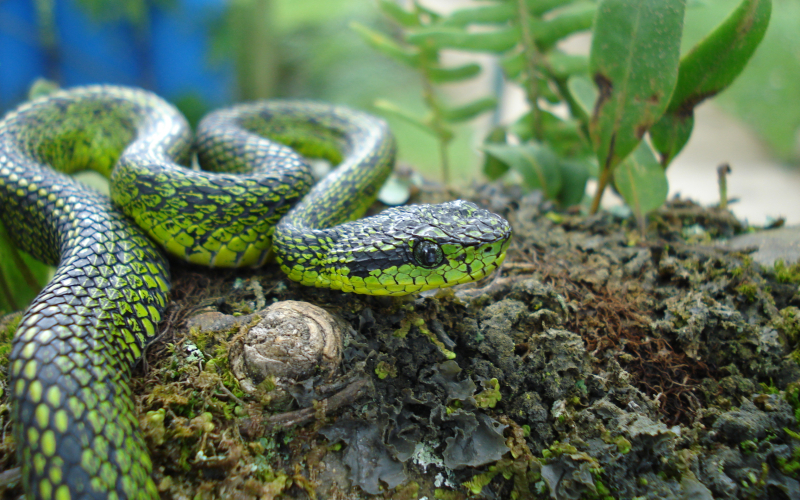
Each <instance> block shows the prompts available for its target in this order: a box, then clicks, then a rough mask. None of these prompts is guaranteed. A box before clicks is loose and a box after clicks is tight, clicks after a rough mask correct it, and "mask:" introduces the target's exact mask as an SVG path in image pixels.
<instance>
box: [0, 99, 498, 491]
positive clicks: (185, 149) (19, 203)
mask: <svg viewBox="0 0 800 500" xmlns="http://www.w3.org/2000/svg"><path fill="white" fill-rule="evenodd" d="M395 154H396V142H395V140H394V138H393V136H392V134H391V133H390V131H389V129H388V126H387V124H386V122H385V121H383V120H381V119H379V118H376V117H374V116H371V115H369V114H367V113H363V112H360V111H356V110H353V109H350V108H347V107H345V106H341V105H333V104H327V103H321V102H314V101H291V100H286V101H281V100H275V101H258V102H252V103H245V104H239V105H234V106H231V107H229V108H224V109H220V110H218V111H214V112H212V113H210V114H209V115H208V116H207V117H205V118H204V119H203V120H202V121H201V122H200V124H199V125H198V127H197V131H196V133H193V132H192V130H191V128H190V127H189V125H188V124H187V121H186V119H185V118H184V117H183V115H182V114H181V113H180V112H179V111H178V110H177V109H176V108H175V107H174V106H172V105H171V104H169V103H168V102H167V101H165V100H163V99H162V98H160V97H158V96H157V95H155V94H153V93H151V92H149V91H146V90H142V89H137V88H130V87H121V86H112V85H92V86H84V87H75V88H70V89H63V90H56V91H54V92H52V93H50V94H47V95H44V96H41V97H38V98H36V99H33V100H30V101H27V102H25V103H22V104H21V105H19V106H18V107H17V108H15V109H13V110H11V111H9V112H8V113H7V114H6V115H5V116H4V117H3V118H2V120H0V222H2V224H3V225H4V226H5V228H6V231H7V232H8V233H9V234H10V236H11V239H12V241H13V242H14V243H15V244H16V245H17V246H18V247H19V248H21V249H22V250H25V251H27V252H28V253H30V254H31V255H32V256H33V257H35V258H37V259H39V260H41V261H43V262H45V263H48V264H51V265H54V266H57V267H56V269H55V272H54V275H53V278H52V279H51V281H50V282H49V283H48V284H47V285H46V286H45V287H44V288H43V289H42V291H41V292H40V293H39V295H38V296H37V297H36V298H35V299H34V300H33V302H32V303H31V305H30V306H29V307H28V309H27V310H26V311H25V313H24V315H23V316H22V319H21V320H20V323H19V326H18V327H17V330H16V333H15V335H14V338H13V341H12V348H11V353H10V355H9V383H8V387H9V392H10V396H11V400H12V419H13V421H14V437H15V442H16V445H17V456H18V460H19V463H20V464H21V470H22V484H23V488H24V490H25V493H26V496H27V498H37V499H48V500H49V499H55V500H71V499H132V498H137V499H155V498H158V491H157V488H156V486H155V483H154V482H153V479H152V478H151V473H152V470H153V464H152V461H151V459H150V456H149V454H148V450H147V446H146V444H145V441H144V438H143V436H142V434H141V431H140V429H139V422H138V418H137V414H136V408H135V403H134V399H133V397H132V394H131V388H130V377H131V370H132V367H133V366H134V365H135V363H136V362H137V361H138V360H139V359H140V358H141V356H142V352H143V349H144V348H145V347H146V346H147V344H148V342H150V341H151V340H152V339H154V338H155V337H156V336H157V333H158V328H159V322H160V321H161V319H162V317H163V314H164V310H165V307H166V306H167V303H168V298H169V290H170V273H169V261H170V259H177V260H182V261H186V262H189V263H191V264H198V265H205V266H211V267H257V266H260V265H262V264H264V263H265V262H268V261H269V262H271V261H272V260H274V261H275V262H277V264H278V265H279V266H280V268H281V269H282V270H283V271H284V272H285V273H286V275H287V276H288V278H289V279H290V280H293V281H296V282H299V283H301V284H303V285H307V286H316V287H324V288H330V289H334V290H341V291H343V292H351V293H360V294H369V295H405V294H409V293H415V292H421V291H425V290H430V289H433V288H440V287H448V286H452V285H456V284H459V283H466V282H469V281H474V280H478V279H481V278H483V277H484V276H487V275H488V274H490V273H492V272H493V271H494V270H495V269H497V268H498V267H499V266H500V265H501V263H502V262H503V259H504V258H505V255H506V250H507V248H508V245H509V241H510V237H511V229H510V226H509V224H508V222H507V221H506V220H505V219H503V218H502V217H500V216H499V215H496V214H493V213H491V212H489V211H487V210H484V209H481V208H479V207H478V206H477V205H475V204H473V203H470V202H466V201H461V200H457V201H453V202H448V203H443V204H438V205H412V206H402V207H395V208H390V209H387V210H385V211H383V212H380V213H379V214H377V215H373V216H371V217H364V215H365V212H366V210H367V209H368V207H369V206H370V205H372V204H373V202H374V200H375V199H376V196H377V193H378V190H379V188H380V186H381V185H382V184H383V183H384V181H385V180H386V179H387V177H388V175H389V174H390V172H391V171H392V168H393V163H394V158H395ZM307 158H323V159H326V160H328V161H329V162H330V163H331V164H332V165H335V168H334V169H333V170H332V172H331V173H329V174H328V175H327V176H326V177H324V178H323V179H322V180H321V181H319V182H317V183H315V182H314V177H313V175H312V173H311V168H310V166H309V161H308V160H307ZM198 166H202V168H203V169H202V170H200V169H199V168H198ZM87 169H88V170H94V171H96V172H99V173H100V174H102V175H104V176H106V177H108V178H109V184H110V188H109V190H110V196H109V195H106V194H101V193H100V192H99V191H97V190H95V189H93V188H91V187H89V186H88V185H86V184H84V183H82V182H81V181H79V180H76V179H75V178H74V177H73V176H72V175H70V174H73V173H75V172H78V171H82V170H87Z"/></svg>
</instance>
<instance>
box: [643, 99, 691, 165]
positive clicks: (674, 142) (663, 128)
mask: <svg viewBox="0 0 800 500" xmlns="http://www.w3.org/2000/svg"><path fill="white" fill-rule="evenodd" d="M693 127H694V112H693V111H689V114H685V113H683V112H680V111H679V112H675V113H670V112H669V111H667V112H666V113H664V116H662V117H661V119H660V120H658V121H657V122H656V124H655V125H653V126H652V127H651V128H650V140H651V141H652V143H653V147H655V148H656V151H658V153H659V154H660V155H661V166H662V167H663V168H667V166H668V165H669V164H670V163H672V160H673V159H674V158H675V157H676V156H677V155H678V153H680V152H681V150H682V149H683V147H684V146H685V145H686V143H687V142H689V136H691V135H692V128H693Z"/></svg>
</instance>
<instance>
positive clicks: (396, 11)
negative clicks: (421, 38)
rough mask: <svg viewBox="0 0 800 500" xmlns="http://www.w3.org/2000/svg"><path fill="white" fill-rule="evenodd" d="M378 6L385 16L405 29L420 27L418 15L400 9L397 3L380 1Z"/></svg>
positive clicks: (386, 0)
mask: <svg viewBox="0 0 800 500" xmlns="http://www.w3.org/2000/svg"><path fill="white" fill-rule="evenodd" d="M378 6H379V7H380V9H381V11H382V12H383V13H384V14H386V15H387V16H388V17H389V18H391V19H392V20H393V21H394V22H396V23H397V24H399V25H400V26H402V27H404V28H413V27H415V26H419V19H417V16H416V14H414V13H413V12H409V11H407V10H406V9H404V8H402V7H400V5H398V4H397V2H394V1H392V0H379V2H378Z"/></svg>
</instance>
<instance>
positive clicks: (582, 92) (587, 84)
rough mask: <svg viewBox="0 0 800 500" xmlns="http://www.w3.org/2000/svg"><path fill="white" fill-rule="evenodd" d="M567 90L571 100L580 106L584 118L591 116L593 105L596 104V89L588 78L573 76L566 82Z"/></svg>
mask: <svg viewBox="0 0 800 500" xmlns="http://www.w3.org/2000/svg"><path fill="white" fill-rule="evenodd" d="M567 90H569V93H570V94H571V95H572V98H573V99H574V100H575V102H576V103H578V105H579V106H580V108H581V110H583V112H584V113H585V114H586V116H592V112H593V110H594V105H595V103H596V102H597V96H598V95H599V93H598V92H597V87H595V86H594V84H593V83H592V81H591V80H590V79H589V77H587V76H584V75H574V76H571V77H569V79H568V80H567Z"/></svg>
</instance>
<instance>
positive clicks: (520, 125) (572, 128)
mask: <svg viewBox="0 0 800 500" xmlns="http://www.w3.org/2000/svg"><path fill="white" fill-rule="evenodd" d="M539 120H540V122H541V129H542V136H543V138H544V139H546V142H547V143H548V144H550V145H551V146H553V148H554V149H556V151H557V152H561V146H562V145H563V144H565V143H573V142H582V139H581V135H580V132H579V131H578V126H579V124H578V122H577V121H576V120H563V119H561V118H559V117H558V116H556V115H554V114H553V113H550V112H549V111H546V110H539ZM510 130H511V132H512V133H514V135H516V136H517V137H519V139H520V141H522V142H527V141H529V140H530V139H532V138H533V133H532V131H531V112H530V111H529V112H527V113H525V114H524V115H522V116H521V117H520V118H519V119H518V120H517V121H516V122H514V123H513V124H512V125H511V127H510Z"/></svg>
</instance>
